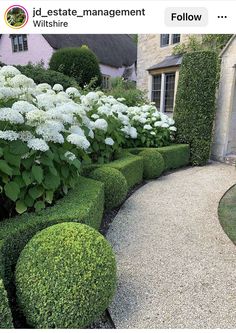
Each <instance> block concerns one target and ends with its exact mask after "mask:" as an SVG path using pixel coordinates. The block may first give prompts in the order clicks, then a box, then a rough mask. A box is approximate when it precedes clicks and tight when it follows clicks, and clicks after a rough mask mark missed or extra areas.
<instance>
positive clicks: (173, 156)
mask: <svg viewBox="0 0 236 333" xmlns="http://www.w3.org/2000/svg"><path fill="white" fill-rule="evenodd" d="M157 151H159V153H161V155H162V157H163V159H164V162H165V171H168V170H173V169H178V168H180V167H183V166H187V165H189V158H190V148H189V145H188V144H178V145H171V146H168V147H161V148H157Z"/></svg>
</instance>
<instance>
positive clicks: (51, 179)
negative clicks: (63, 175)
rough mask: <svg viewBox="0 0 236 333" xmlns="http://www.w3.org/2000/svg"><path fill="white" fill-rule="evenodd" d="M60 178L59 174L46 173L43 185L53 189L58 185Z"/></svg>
mask: <svg viewBox="0 0 236 333" xmlns="http://www.w3.org/2000/svg"><path fill="white" fill-rule="evenodd" d="M60 182H61V179H60V177H59V176H55V175H53V174H50V173H48V174H47V175H46V176H45V179H44V186H45V187H46V189H48V190H55V189H57V188H58V187H59V185H60Z"/></svg>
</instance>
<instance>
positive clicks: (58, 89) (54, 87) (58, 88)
mask: <svg viewBox="0 0 236 333" xmlns="http://www.w3.org/2000/svg"><path fill="white" fill-rule="evenodd" d="M52 89H53V90H54V91H63V90H64V88H63V86H62V85H61V84H54V86H53V87H52Z"/></svg>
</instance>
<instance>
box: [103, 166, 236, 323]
mask: <svg viewBox="0 0 236 333" xmlns="http://www.w3.org/2000/svg"><path fill="white" fill-rule="evenodd" d="M234 183H236V171H235V168H234V167H232V166H228V165H225V164H221V163H212V164H210V165H208V166H205V167H195V168H188V169H184V170H180V171H176V172H174V173H171V174H169V175H166V176H163V177H161V178H159V179H158V180H156V181H152V182H150V183H148V184H147V185H145V186H144V187H142V188H141V189H139V190H138V191H137V192H136V193H134V194H133V195H132V196H131V197H130V198H129V199H128V200H127V201H126V202H125V204H124V205H123V206H122V208H121V209H120V211H119V213H118V215H117V216H116V218H115V220H114V222H113V224H112V226H111V227H110V229H109V232H108V235H107V238H108V240H109V241H110V242H111V243H112V245H113V248H114V250H115V253H116V256H117V262H118V281H119V282H118V290H117V294H116V298H115V300H114V302H113V304H112V305H111V307H110V314H111V317H112V319H113V321H114V323H115V325H116V328H236V247H235V245H233V243H231V241H230V240H229V239H228V237H227V236H226V235H225V233H224V231H223V230H222V229H221V226H220V224H219V222H218V216H217V208H218V203H219V200H220V198H221V197H222V195H223V194H224V192H225V191H226V190H227V189H228V188H229V187H230V186H231V185H233V184H234Z"/></svg>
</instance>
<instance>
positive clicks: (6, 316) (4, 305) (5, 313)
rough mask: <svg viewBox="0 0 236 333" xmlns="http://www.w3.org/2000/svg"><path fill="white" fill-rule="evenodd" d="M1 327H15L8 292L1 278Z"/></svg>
mask: <svg viewBox="0 0 236 333" xmlns="http://www.w3.org/2000/svg"><path fill="white" fill-rule="evenodd" d="M0 328H14V327H13V323H12V314H11V310H10V307H9V303H8V298H7V292H6V290H5V288H4V284H3V281H2V279H0Z"/></svg>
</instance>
